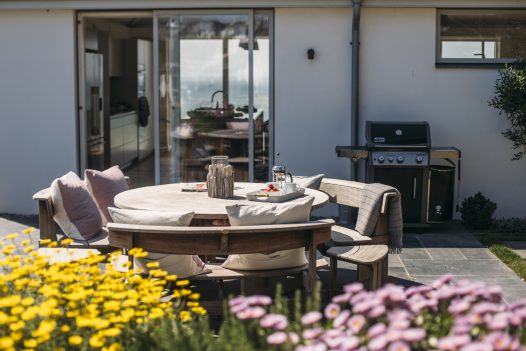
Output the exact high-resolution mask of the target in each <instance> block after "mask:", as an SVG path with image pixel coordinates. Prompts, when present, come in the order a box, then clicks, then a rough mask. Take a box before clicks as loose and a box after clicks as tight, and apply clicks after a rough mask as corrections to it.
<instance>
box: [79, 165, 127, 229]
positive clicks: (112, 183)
mask: <svg viewBox="0 0 526 351" xmlns="http://www.w3.org/2000/svg"><path fill="white" fill-rule="evenodd" d="M84 179H85V180H86V184H87V186H88V190H89V192H90V193H91V195H92V196H93V197H94V198H95V201H96V202H97V206H98V207H99V210H100V213H101V215H102V219H103V222H104V223H103V224H104V225H106V223H108V222H111V221H112V220H111V216H110V213H109V212H108V207H113V206H115V205H114V202H113V199H114V198H115V196H116V195H117V194H120V193H122V192H123V191H126V190H128V189H129V188H128V183H127V182H126V178H125V177H124V174H123V173H122V171H121V170H120V169H119V166H113V167H111V168H108V169H107V170H105V171H103V172H101V171H96V170H93V169H86V171H85V172H84Z"/></svg>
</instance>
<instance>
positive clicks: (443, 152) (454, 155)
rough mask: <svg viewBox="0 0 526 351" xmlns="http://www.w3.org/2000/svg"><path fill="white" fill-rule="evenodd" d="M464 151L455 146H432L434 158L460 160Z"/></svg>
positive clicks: (432, 156)
mask: <svg viewBox="0 0 526 351" xmlns="http://www.w3.org/2000/svg"><path fill="white" fill-rule="evenodd" d="M461 155H462V153H461V152H460V150H459V149H457V148H456V147H454V146H435V147H432V148H431V158H432V159H447V158H448V159H452V160H459V159H460V157H461Z"/></svg>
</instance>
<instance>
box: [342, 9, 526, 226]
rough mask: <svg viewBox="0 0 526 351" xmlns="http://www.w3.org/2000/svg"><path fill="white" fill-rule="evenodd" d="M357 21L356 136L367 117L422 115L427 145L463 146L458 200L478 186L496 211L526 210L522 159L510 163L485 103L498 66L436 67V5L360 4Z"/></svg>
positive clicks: (500, 121) (503, 123) (502, 122)
mask: <svg viewBox="0 0 526 351" xmlns="http://www.w3.org/2000/svg"><path fill="white" fill-rule="evenodd" d="M361 24H362V26H361V40H360V42H361V68H360V70H361V75H360V85H361V91H360V104H361V105H360V118H361V125H360V133H362V139H363V140H364V138H365V136H364V135H363V132H364V130H365V120H367V119H369V120H408V121H420V120H427V121H429V123H430V126H431V141H432V144H433V145H435V146H456V147H458V148H459V149H460V150H462V174H461V175H462V180H461V192H460V199H463V198H465V197H467V196H469V195H472V194H474V193H476V192H477V191H481V192H482V193H483V194H484V195H486V196H488V197H489V198H490V199H492V200H493V201H494V202H496V203H497V206H498V208H497V213H496V216H505V217H511V216H522V217H524V216H526V202H525V200H526V160H523V161H510V159H511V156H512V154H513V152H512V150H511V143H510V142H509V141H508V140H507V139H505V138H504V137H503V136H502V135H501V131H502V130H503V129H505V128H506V127H507V125H508V123H507V120H506V119H504V118H501V117H498V113H497V111H496V110H494V109H493V108H491V107H489V106H488V100H489V99H490V98H491V97H492V95H493V92H494V84H495V80H496V78H497V69H476V68H438V67H435V35H436V33H435V32H436V10H435V9H372V8H365V9H363V12H362V21H361ZM343 71H344V69H342V72H343Z"/></svg>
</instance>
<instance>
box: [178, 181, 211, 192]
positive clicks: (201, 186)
mask: <svg viewBox="0 0 526 351" xmlns="http://www.w3.org/2000/svg"><path fill="white" fill-rule="evenodd" d="M181 191H196V192H201V191H208V189H207V187H206V183H204V182H200V183H181Z"/></svg>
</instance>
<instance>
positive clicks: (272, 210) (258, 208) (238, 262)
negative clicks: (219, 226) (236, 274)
mask: <svg viewBox="0 0 526 351" xmlns="http://www.w3.org/2000/svg"><path fill="white" fill-rule="evenodd" d="M313 201H314V198H313V197H311V196H308V197H306V198H305V199H303V200H300V201H297V200H296V201H293V202H288V203H282V204H276V205H272V206H267V205H265V206H262V205H234V206H227V207H226V211H227V213H228V218H229V220H230V225H232V226H244V225H266V224H286V223H297V222H306V221H308V220H309V218H310V210H311V207H312V203H313ZM307 263H308V261H307V259H306V258H305V248H304V247H300V248H297V249H291V250H283V251H276V252H273V253H270V254H259V253H258V254H239V255H230V256H228V258H227V259H226V261H225V262H224V263H223V264H222V266H223V267H224V268H228V269H238V270H266V269H281V268H290V267H299V266H303V265H306V264H307Z"/></svg>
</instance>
